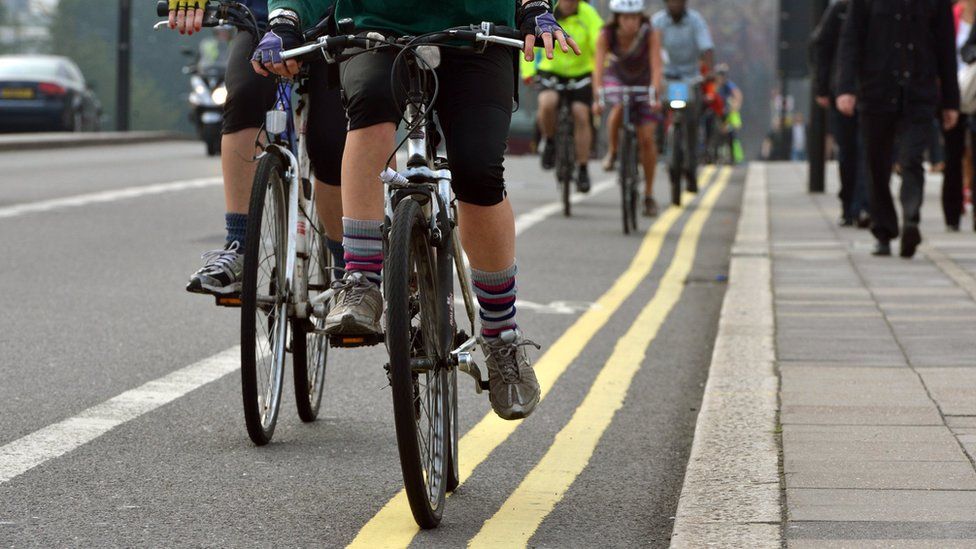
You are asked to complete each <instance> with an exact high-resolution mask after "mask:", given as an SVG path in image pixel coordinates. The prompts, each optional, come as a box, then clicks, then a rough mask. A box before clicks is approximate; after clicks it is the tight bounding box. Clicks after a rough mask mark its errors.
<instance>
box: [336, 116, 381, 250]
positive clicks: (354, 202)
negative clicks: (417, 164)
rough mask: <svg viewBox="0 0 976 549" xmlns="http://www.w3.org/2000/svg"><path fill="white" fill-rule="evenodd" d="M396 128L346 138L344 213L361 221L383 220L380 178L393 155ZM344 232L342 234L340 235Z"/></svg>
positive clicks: (362, 131)
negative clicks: (388, 159) (391, 154)
mask: <svg viewBox="0 0 976 549" xmlns="http://www.w3.org/2000/svg"><path fill="white" fill-rule="evenodd" d="M393 139H394V126H393V124H390V123H383V124H376V125H375V126H370V127H368V128H361V129H358V130H352V131H350V132H349V133H347V134H346V151H345V154H343V157H342V186H343V190H344V192H342V193H341V194H342V212H343V215H345V216H346V217H349V218H351V219H358V220H361V221H382V220H383V186H382V185H380V182H379V175H380V173H382V172H383V170H384V169H385V168H386V160H387V158H389V157H390V153H391V152H392V151H393V145H394V143H393ZM340 232H341V231H340Z"/></svg>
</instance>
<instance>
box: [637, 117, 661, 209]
mask: <svg viewBox="0 0 976 549" xmlns="http://www.w3.org/2000/svg"><path fill="white" fill-rule="evenodd" d="M656 130H657V125H656V124H653V123H651V124H643V125H641V126H638V128H637V142H638V144H639V145H640V157H641V164H642V165H643V166H644V196H654V175H655V172H656V170H657V143H655V142H654V133H655V131H656Z"/></svg>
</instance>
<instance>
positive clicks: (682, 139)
mask: <svg viewBox="0 0 976 549" xmlns="http://www.w3.org/2000/svg"><path fill="white" fill-rule="evenodd" d="M702 82H703V79H702V78H701V77H700V76H698V77H695V78H691V79H673V78H671V77H670V76H669V77H668V93H667V101H666V104H667V105H668V107H669V108H670V110H671V125H670V127H669V128H668V132H667V137H666V139H667V141H668V147H667V148H668V151H669V154H670V159H669V162H668V175H669V177H670V180H671V203H672V204H674V205H675V206H680V205H681V179H682V176H685V177H687V179H688V186H689V190H697V189H693V188H692V187H693V186H694V185H696V184H697V182H696V181H695V172H696V171H697V169H698V167H697V166H695V165H688V166H686V165H685V164H691V159H692V158H694V156H693V154H692V151H691V150H690V148H691V147H697V146H698V143H690V142H689V141H690V139H689V136H691V135H694V133H690V132H691V130H689V128H688V124H697V123H698V120H695V119H690V118H691V117H692V116H693V114H692V113H690V112H689V111H690V109H694V108H695V107H696V105H698V102H699V95H700V94H699V89H698V88H699V86H700V85H701V83H702Z"/></svg>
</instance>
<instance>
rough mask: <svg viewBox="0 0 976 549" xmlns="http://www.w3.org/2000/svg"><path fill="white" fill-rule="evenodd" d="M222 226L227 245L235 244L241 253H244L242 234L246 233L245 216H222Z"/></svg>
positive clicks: (230, 214)
mask: <svg viewBox="0 0 976 549" xmlns="http://www.w3.org/2000/svg"><path fill="white" fill-rule="evenodd" d="M224 226H225V227H226V228H227V244H230V243H231V242H237V245H238V246H239V248H238V249H240V251H241V253H244V233H245V232H246V231H247V214H240V213H231V212H227V213H225V214H224Z"/></svg>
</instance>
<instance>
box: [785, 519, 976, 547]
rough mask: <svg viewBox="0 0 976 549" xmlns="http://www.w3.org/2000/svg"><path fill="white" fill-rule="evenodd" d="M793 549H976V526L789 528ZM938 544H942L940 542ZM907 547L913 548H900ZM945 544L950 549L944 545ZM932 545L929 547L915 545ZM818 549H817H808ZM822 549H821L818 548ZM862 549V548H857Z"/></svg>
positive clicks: (843, 523) (869, 524)
mask: <svg viewBox="0 0 976 549" xmlns="http://www.w3.org/2000/svg"><path fill="white" fill-rule="evenodd" d="M786 535H787V538H788V539H789V541H790V547H793V546H794V545H793V543H794V542H801V541H807V542H808V543H811V544H812V543H815V542H821V543H824V545H822V547H854V546H852V545H831V544H830V543H829V542H832V541H836V542H838V543H854V542H864V543H865V544H866V545H863V547H887V545H874V544H875V543H882V542H895V545H892V546H893V547H903V546H904V547H959V545H953V544H954V543H963V542H967V543H968V545H964V547H972V546H973V542H972V540H974V539H976V524H974V523H973V522H970V521H931V522H892V521H877V522H856V521H837V522H802V521H797V522H794V523H792V524H790V525H789V527H788V528H787V531H786ZM936 540H938V541H936ZM899 543H907V544H909V545H900V544H899ZM943 543H945V544H946V545H943ZM911 544H928V545H911ZM805 547H815V545H805ZM818 547H819V546H818ZM856 547H862V545H856Z"/></svg>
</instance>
